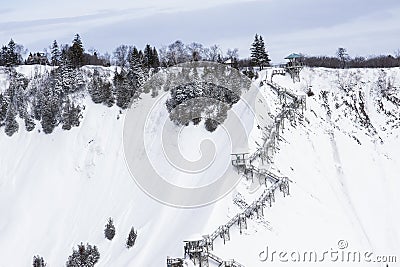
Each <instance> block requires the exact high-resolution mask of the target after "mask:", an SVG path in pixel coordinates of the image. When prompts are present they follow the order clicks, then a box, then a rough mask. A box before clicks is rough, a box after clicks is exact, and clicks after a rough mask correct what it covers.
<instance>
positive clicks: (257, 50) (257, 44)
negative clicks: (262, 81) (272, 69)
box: [250, 34, 271, 69]
mask: <svg viewBox="0 0 400 267" xmlns="http://www.w3.org/2000/svg"><path fill="white" fill-rule="evenodd" d="M250 51H251V59H252V61H253V63H254V64H255V65H257V66H259V67H260V69H263V67H266V66H269V62H270V61H271V60H270V59H269V56H268V53H267V51H266V48H265V43H264V40H263V38H262V36H261V35H260V36H259V35H258V34H256V36H255V37H254V42H253V44H252V45H251V48H250Z"/></svg>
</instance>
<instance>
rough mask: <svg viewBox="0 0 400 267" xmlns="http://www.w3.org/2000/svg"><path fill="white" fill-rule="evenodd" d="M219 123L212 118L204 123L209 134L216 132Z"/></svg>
mask: <svg viewBox="0 0 400 267" xmlns="http://www.w3.org/2000/svg"><path fill="white" fill-rule="evenodd" d="M218 125H219V123H218V122H217V121H216V120H214V119H211V118H207V119H206V121H205V122H204V126H205V127H206V130H207V131H209V132H214V131H215V130H216V129H217V127H218Z"/></svg>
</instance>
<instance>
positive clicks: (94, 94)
mask: <svg viewBox="0 0 400 267" xmlns="http://www.w3.org/2000/svg"><path fill="white" fill-rule="evenodd" d="M100 86H101V78H100V73H99V71H98V70H97V69H95V70H94V71H93V75H92V78H91V79H90V82H89V84H88V91H89V94H90V96H91V98H92V100H93V102H94V103H96V104H99V103H103V101H104V96H103V94H102V91H101V90H100Z"/></svg>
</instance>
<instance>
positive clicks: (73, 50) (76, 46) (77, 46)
mask: <svg viewBox="0 0 400 267" xmlns="http://www.w3.org/2000/svg"><path fill="white" fill-rule="evenodd" d="M84 51H85V50H84V48H83V44H82V41H81V37H80V36H79V34H76V35H75V38H74V40H73V41H72V46H71V47H70V48H69V51H68V52H69V53H68V54H69V59H70V62H71V64H72V66H73V67H74V68H79V67H82V66H83V61H84V55H83V52H84Z"/></svg>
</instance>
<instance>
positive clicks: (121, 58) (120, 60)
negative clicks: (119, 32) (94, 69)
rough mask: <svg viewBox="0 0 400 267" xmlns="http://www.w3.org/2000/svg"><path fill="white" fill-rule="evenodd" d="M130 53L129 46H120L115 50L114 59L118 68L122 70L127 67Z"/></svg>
mask: <svg viewBox="0 0 400 267" xmlns="http://www.w3.org/2000/svg"><path fill="white" fill-rule="evenodd" d="M128 51H129V47H128V46H127V45H120V46H118V47H117V48H116V49H115V50H114V53H113V57H114V59H115V64H116V65H117V66H119V67H121V68H124V67H125V66H126V63H127V61H128Z"/></svg>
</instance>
